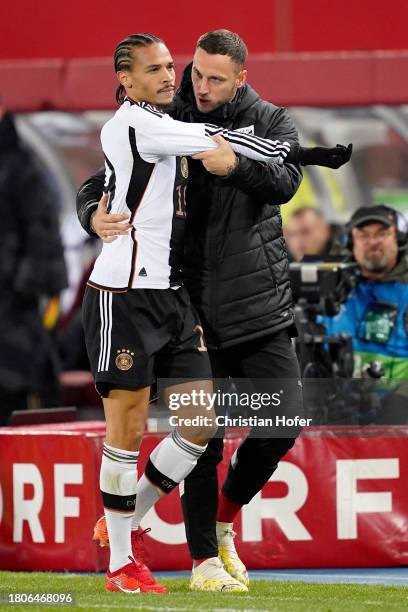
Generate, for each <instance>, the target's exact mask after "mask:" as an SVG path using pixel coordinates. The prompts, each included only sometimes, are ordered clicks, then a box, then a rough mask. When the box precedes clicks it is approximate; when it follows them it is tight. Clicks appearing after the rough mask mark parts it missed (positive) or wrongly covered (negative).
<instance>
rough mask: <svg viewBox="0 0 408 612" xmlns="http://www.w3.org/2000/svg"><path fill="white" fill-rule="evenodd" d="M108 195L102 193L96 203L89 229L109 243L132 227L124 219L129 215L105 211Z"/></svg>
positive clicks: (127, 218)
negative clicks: (112, 213)
mask: <svg viewBox="0 0 408 612" xmlns="http://www.w3.org/2000/svg"><path fill="white" fill-rule="evenodd" d="M108 199H109V195H108V194H107V193H104V194H103V196H102V197H101V199H100V200H99V203H98V208H97V209H96V211H95V212H94V213H93V215H92V217H91V229H92V230H93V231H94V232H95V234H97V235H98V236H99V238H100V239H101V240H103V242H106V243H110V242H113V241H114V240H116V238H117V237H118V236H123V235H124V234H127V233H128V231H129V230H130V228H131V227H132V226H131V225H130V224H129V223H124V221H128V220H129V215H126V214H121V215H111V214H110V213H108V212H107V207H108Z"/></svg>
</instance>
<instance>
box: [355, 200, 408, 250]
mask: <svg viewBox="0 0 408 612" xmlns="http://www.w3.org/2000/svg"><path fill="white" fill-rule="evenodd" d="M379 206H381V207H382V208H383V209H384V208H385V209H386V210H387V211H388V212H390V213H391V215H392V216H393V219H394V223H393V226H394V227H395V229H396V232H397V245H398V250H399V251H405V250H406V249H408V223H407V220H406V219H405V217H404V215H403V214H402V213H400V212H399V211H398V210H395V208H391V206H387V204H379ZM354 212H355V211H354ZM399 220H401V221H402V224H403V226H404V229H403V230H401V229H399ZM345 228H346V233H345V235H344V249H346V250H347V251H350V252H351V253H352V252H353V237H352V234H351V230H352V227H351V225H350V222H348V223H347V224H346V226H345Z"/></svg>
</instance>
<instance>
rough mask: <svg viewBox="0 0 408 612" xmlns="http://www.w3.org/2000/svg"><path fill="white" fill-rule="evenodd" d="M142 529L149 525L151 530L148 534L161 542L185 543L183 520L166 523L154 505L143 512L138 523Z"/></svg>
mask: <svg viewBox="0 0 408 612" xmlns="http://www.w3.org/2000/svg"><path fill="white" fill-rule="evenodd" d="M140 526H141V528H142V529H146V527H151V529H152V531H151V533H149V536H150V537H152V538H154V539H155V540H157V541H158V542H160V543H161V544H185V543H186V530H185V528H184V522H183V521H182V522H181V523H168V522H167V521H163V519H161V518H160V516H159V515H158V514H157V512H156V510H155V508H154V506H153V508H150V510H149V512H147V513H146V514H145V516H144V517H143V520H142V522H141V524H140Z"/></svg>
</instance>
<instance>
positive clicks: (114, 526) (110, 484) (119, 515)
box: [100, 443, 139, 572]
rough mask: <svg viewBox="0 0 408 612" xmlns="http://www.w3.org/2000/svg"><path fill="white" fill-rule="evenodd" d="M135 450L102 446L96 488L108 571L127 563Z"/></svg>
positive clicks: (134, 490) (134, 473) (130, 552)
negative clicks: (105, 534)
mask: <svg viewBox="0 0 408 612" xmlns="http://www.w3.org/2000/svg"><path fill="white" fill-rule="evenodd" d="M138 457H139V452H138V451H128V450H122V449H120V448H114V447H113V446H109V445H108V444H106V443H105V444H104V445H103V451H102V463H101V472H100V487H101V492H102V499H103V505H104V508H105V517H106V527H107V530H108V535H109V546H110V561H109V571H110V572H115V571H116V570H118V569H119V568H121V567H123V566H124V565H127V564H128V563H129V555H130V556H131V555H132V546H131V541H130V530H131V523H132V516H133V513H134V507H135V496H136V486H137V460H138Z"/></svg>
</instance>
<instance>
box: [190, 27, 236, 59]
mask: <svg viewBox="0 0 408 612" xmlns="http://www.w3.org/2000/svg"><path fill="white" fill-rule="evenodd" d="M197 48H200V49H204V51H206V52H207V53H209V54H210V55H217V54H219V55H228V57H230V58H231V59H232V60H233V61H234V62H236V63H237V64H239V65H241V66H243V65H244V64H245V60H246V58H247V55H248V49H247V47H246V45H245V43H244V41H243V40H242V38H241V37H240V36H238V34H235V32H231V31H230V30H212V31H211V32H207V33H206V34H203V35H202V36H200V38H199V39H198V41H197Z"/></svg>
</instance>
